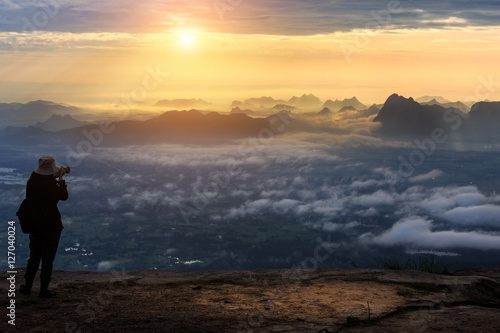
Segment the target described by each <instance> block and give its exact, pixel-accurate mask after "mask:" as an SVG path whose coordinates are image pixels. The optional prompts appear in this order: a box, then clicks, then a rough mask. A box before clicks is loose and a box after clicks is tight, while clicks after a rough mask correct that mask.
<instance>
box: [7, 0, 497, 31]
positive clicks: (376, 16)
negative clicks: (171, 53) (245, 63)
mask: <svg viewBox="0 0 500 333" xmlns="http://www.w3.org/2000/svg"><path fill="white" fill-rule="evenodd" d="M14 3H15V4H14ZM43 3H45V4H46V5H45V6H44V5H43ZM54 3H57V4H59V6H51V5H50V4H54ZM222 3H223V4H224V5H223V6H221V5H218V4H219V3H218V2H214V1H205V0H193V1H189V2H186V1H177V0H162V1H160V0H148V1H133V0H108V1H98V0H88V1H70V0H47V1H44V2H41V4H38V5H37V2H34V1H10V0H6V1H3V2H0V13H2V16H1V17H0V18H1V20H0V31H15V32H20V31H22V30H23V27H25V26H26V23H25V22H23V21H22V20H21V18H23V17H25V18H26V19H27V20H28V21H29V22H31V23H32V24H33V23H35V25H36V26H37V28H38V29H40V30H44V31H64V32H74V33H84V32H96V33H99V32H125V33H132V34H135V33H144V32H159V31H165V30H167V29H171V28H175V27H179V26H201V27H204V29H206V30H207V31H217V32H226V33H237V34H269V35H317V34H328V33H335V32H347V31H354V30H362V29H365V28H370V29H377V30H384V29H388V28H391V29H418V28H424V29H426V28H433V29H439V28H442V29H444V28H450V27H467V26H477V27H489V26H498V22H499V21H500V4H499V3H498V2H496V1H482V2H481V3H477V2H475V1H459V0H455V1H444V2H436V1H430V0H424V1H418V2H415V1H413V2H408V1H382V2H379V1H371V0H357V1H353V0H339V1H330V0H318V1H314V2H311V1H302V0H278V1H265V0H254V1H234V2H222ZM47 4H48V5H47ZM394 4H398V5H394ZM43 15H45V17H46V19H45V17H43V18H44V19H43V20H42V16H43ZM37 22H38V23H40V24H36V23H37Z"/></svg>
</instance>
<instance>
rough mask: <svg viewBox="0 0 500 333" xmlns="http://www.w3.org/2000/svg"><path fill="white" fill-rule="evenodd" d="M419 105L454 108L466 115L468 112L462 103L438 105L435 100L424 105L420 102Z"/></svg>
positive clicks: (468, 109) (467, 108)
mask: <svg viewBox="0 0 500 333" xmlns="http://www.w3.org/2000/svg"><path fill="white" fill-rule="evenodd" d="M420 104H421V105H441V106H442V107H444V108H456V109H459V110H460V111H462V112H464V113H467V112H469V111H470V108H469V107H468V106H467V105H465V104H464V103H462V102H450V103H440V102H438V101H437V100H436V99H433V100H431V101H429V102H425V103H423V102H422V103H420Z"/></svg>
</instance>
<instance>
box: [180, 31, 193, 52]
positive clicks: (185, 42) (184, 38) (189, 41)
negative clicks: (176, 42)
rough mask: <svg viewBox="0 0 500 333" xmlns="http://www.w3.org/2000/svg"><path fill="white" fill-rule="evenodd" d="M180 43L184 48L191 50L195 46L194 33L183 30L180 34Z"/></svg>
mask: <svg viewBox="0 0 500 333" xmlns="http://www.w3.org/2000/svg"><path fill="white" fill-rule="evenodd" d="M179 39H180V43H181V45H182V46H183V47H186V48H190V47H193V46H194V42H195V38H194V33H193V32H192V31H190V30H183V31H180V33H179Z"/></svg>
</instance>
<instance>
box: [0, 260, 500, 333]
mask: <svg viewBox="0 0 500 333" xmlns="http://www.w3.org/2000/svg"><path fill="white" fill-rule="evenodd" d="M23 275H24V271H23V270H19V271H18V273H17V275H16V279H17V281H18V282H17V288H19V285H20V283H21V281H23V279H22V277H23ZM0 277H1V284H0V292H1V294H2V295H7V293H8V283H7V277H8V274H7V273H6V272H2V273H0ZM36 282H38V281H36ZM52 288H53V289H54V290H56V291H57V293H58V295H57V297H56V298H53V299H40V298H38V296H37V294H38V284H37V283H36V284H35V286H34V287H33V291H32V294H31V295H29V296H25V295H22V294H20V293H18V292H16V295H15V301H16V310H15V316H16V317H15V323H16V325H15V326H13V325H9V324H8V322H7V321H8V317H6V316H5V314H4V315H3V319H2V322H1V323H0V331H2V332H51V333H52V332H315V333H316V332H322V333H328V332H340V331H341V332H438V331H439V332H458V331H460V332H499V330H500V269H477V270H466V271H459V272H456V273H454V274H453V275H436V274H429V273H423V272H417V271H391V270H364V269H345V268H338V269H336V268H328V269H317V270H262V271H210V272H180V271H126V272H106V273H95V272H65V271H55V272H54V274H53V283H52ZM0 302H1V305H2V308H3V309H4V310H3V311H4V312H5V311H7V310H6V307H7V306H8V305H9V303H8V302H9V300H8V299H7V298H6V297H2V301H0Z"/></svg>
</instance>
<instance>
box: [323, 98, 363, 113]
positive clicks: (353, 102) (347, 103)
mask: <svg viewBox="0 0 500 333" xmlns="http://www.w3.org/2000/svg"><path fill="white" fill-rule="evenodd" d="M344 107H353V108H354V109H356V110H364V109H366V105H364V104H363V103H361V102H360V101H359V100H358V99H357V98H356V97H353V98H346V99H344V100H343V101H340V100H338V99H337V100H335V101H332V100H331V99H329V100H327V101H326V102H325V103H324V104H323V108H329V109H330V110H331V111H332V112H337V111H339V110H341V109H342V108H344Z"/></svg>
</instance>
